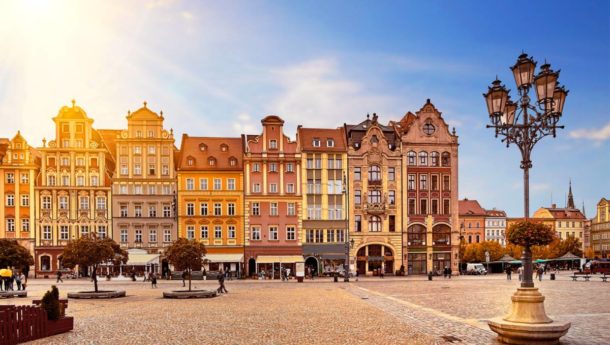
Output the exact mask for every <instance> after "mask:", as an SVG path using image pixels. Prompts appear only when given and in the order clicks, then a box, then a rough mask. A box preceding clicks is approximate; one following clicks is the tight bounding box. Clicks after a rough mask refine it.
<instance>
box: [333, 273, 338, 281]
mask: <svg viewBox="0 0 610 345" xmlns="http://www.w3.org/2000/svg"><path fill="white" fill-rule="evenodd" d="M333 280H334V281H335V283H336V282H338V281H339V275H338V274H337V273H335V274H334V275H333Z"/></svg>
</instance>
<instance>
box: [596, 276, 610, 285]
mask: <svg viewBox="0 0 610 345" xmlns="http://www.w3.org/2000/svg"><path fill="white" fill-rule="evenodd" d="M599 278H600V279H601V280H603V281H604V283H605V282H606V280H608V278H610V276H607V275H605V274H604V275H603V276H601V277H599Z"/></svg>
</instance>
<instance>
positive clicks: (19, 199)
mask: <svg viewBox="0 0 610 345" xmlns="http://www.w3.org/2000/svg"><path fill="white" fill-rule="evenodd" d="M39 165H40V157H39V154H38V152H37V151H36V150H35V149H34V148H32V147H31V146H30V145H29V144H28V143H27V141H26V140H25V138H24V137H23V136H22V135H21V132H17V134H16V135H15V136H14V137H13V138H12V139H11V140H8V139H4V140H1V139H0V198H1V199H0V200H2V207H0V220H2V225H0V238H12V239H16V240H18V242H19V243H20V244H21V245H22V246H24V247H25V248H27V249H28V250H29V251H30V252H31V253H32V255H34V243H35V231H34V222H35V214H34V205H35V202H36V197H35V193H34V185H35V183H34V182H35V181H36V175H37V174H38V169H39Z"/></svg>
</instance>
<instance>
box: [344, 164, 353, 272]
mask: <svg viewBox="0 0 610 345" xmlns="http://www.w3.org/2000/svg"><path fill="white" fill-rule="evenodd" d="M343 202H344V204H345V206H346V207H345V264H344V267H343V272H344V273H345V277H344V278H343V281H344V282H346V283H349V250H350V248H354V239H353V238H352V240H351V241H350V240H349V219H348V214H349V213H348V212H349V211H348V210H349V203H348V202H347V176H346V175H345V172H343Z"/></svg>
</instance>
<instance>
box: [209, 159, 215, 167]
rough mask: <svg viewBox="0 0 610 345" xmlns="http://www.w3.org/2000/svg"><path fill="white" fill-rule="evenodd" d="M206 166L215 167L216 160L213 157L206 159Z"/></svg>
mask: <svg viewBox="0 0 610 345" xmlns="http://www.w3.org/2000/svg"><path fill="white" fill-rule="evenodd" d="M208 164H209V165H210V166H215V165H216V158H214V157H210V158H208Z"/></svg>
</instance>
